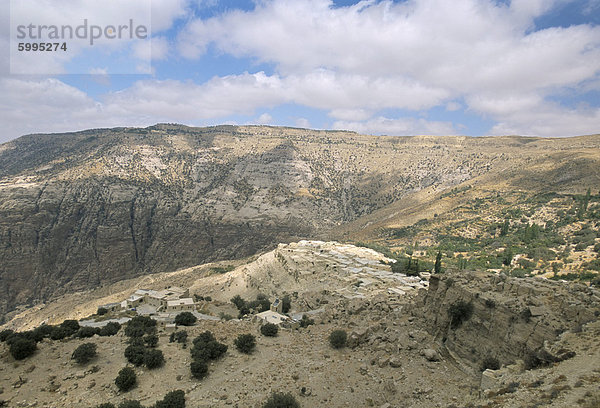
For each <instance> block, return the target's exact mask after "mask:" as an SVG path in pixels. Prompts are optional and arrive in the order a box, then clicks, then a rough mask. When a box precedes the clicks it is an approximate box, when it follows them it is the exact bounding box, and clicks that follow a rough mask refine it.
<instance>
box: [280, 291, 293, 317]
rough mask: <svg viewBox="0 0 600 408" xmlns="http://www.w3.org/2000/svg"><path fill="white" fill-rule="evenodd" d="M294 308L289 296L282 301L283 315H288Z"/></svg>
mask: <svg viewBox="0 0 600 408" xmlns="http://www.w3.org/2000/svg"><path fill="white" fill-rule="evenodd" d="M291 308H292V300H291V299H290V297H289V295H285V296H284V297H283V299H281V311H282V312H283V313H287V312H289V311H290V309H291Z"/></svg>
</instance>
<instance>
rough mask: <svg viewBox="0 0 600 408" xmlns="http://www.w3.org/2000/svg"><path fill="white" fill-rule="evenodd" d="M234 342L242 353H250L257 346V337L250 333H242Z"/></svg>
mask: <svg viewBox="0 0 600 408" xmlns="http://www.w3.org/2000/svg"><path fill="white" fill-rule="evenodd" d="M233 344H235V347H236V348H237V349H238V350H239V351H240V352H241V353H245V354H250V353H252V351H253V350H254V348H255V347H256V337H254V336H253V335H251V334H249V333H248V334H240V335H239V336H238V337H237V338H236V339H235V341H234V342H233Z"/></svg>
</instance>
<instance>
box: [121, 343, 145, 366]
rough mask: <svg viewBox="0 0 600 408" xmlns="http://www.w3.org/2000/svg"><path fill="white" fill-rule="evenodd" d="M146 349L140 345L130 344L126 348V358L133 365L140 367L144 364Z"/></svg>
mask: <svg viewBox="0 0 600 408" xmlns="http://www.w3.org/2000/svg"><path fill="white" fill-rule="evenodd" d="M145 354H146V349H145V348H144V346H140V345H138V344H130V345H129V346H127V347H126V348H125V358H126V359H127V361H129V362H130V363H131V364H133V365H135V366H137V367H139V366H141V365H142V364H144V356H145Z"/></svg>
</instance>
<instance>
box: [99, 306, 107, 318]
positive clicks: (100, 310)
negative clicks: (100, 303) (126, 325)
mask: <svg viewBox="0 0 600 408" xmlns="http://www.w3.org/2000/svg"><path fill="white" fill-rule="evenodd" d="M107 313H108V309H107V308H105V307H99V308H98V311H97V312H96V314H97V315H98V316H104V315H105V314H107Z"/></svg>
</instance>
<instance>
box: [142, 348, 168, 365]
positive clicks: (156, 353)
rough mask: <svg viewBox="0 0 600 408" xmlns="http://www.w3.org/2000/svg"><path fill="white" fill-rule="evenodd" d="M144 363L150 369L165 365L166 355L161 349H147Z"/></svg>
mask: <svg viewBox="0 0 600 408" xmlns="http://www.w3.org/2000/svg"><path fill="white" fill-rule="evenodd" d="M144 364H145V365H146V367H148V369H150V370H152V369H155V368H159V367H162V366H163V365H165V357H164V356H163V353H162V351H160V350H147V351H146V353H145V354H144Z"/></svg>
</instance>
